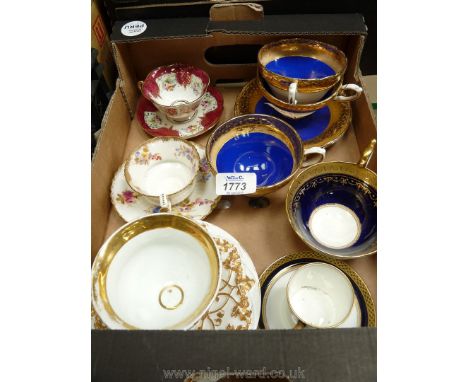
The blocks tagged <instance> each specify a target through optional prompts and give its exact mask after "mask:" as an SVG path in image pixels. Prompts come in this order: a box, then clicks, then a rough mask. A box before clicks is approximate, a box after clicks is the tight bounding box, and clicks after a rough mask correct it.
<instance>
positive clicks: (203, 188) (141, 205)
mask: <svg viewBox="0 0 468 382" xmlns="http://www.w3.org/2000/svg"><path fill="white" fill-rule="evenodd" d="M195 146H196V147H197V151H198V154H200V172H199V173H198V175H197V178H196V181H195V188H194V190H193V191H192V193H191V194H190V196H189V197H188V198H186V199H185V200H184V201H182V202H181V203H179V204H177V205H173V206H172V211H171V212H172V213H175V214H180V215H182V216H186V217H189V218H192V219H204V218H205V217H206V216H208V215H209V214H210V213H211V212H212V211H213V210H214V208H215V207H216V205H217V204H218V201H219V199H220V196H218V195H216V177H215V176H214V173H213V171H212V170H211V168H210V166H209V164H208V161H207V160H206V156H205V149H204V148H203V147H201V146H200V145H198V144H195ZM111 201H112V204H113V205H114V207H115V209H116V210H117V213H118V214H119V215H120V216H121V217H122V219H123V220H125V221H127V222H129V221H132V220H134V219H137V218H140V217H143V216H146V215H150V214H154V213H158V212H159V210H160V207H159V206H156V205H154V204H153V203H151V202H150V201H149V200H148V199H146V198H145V197H143V196H141V195H140V194H138V193H136V192H135V191H133V190H132V189H131V188H130V186H129V185H128V183H127V181H126V180H125V175H124V164H122V166H120V168H119V169H118V170H117V172H116V173H115V175H114V180H113V181H112V186H111Z"/></svg>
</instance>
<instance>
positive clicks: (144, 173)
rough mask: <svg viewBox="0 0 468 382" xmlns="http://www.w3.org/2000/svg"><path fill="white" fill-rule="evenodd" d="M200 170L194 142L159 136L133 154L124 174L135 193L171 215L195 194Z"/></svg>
mask: <svg viewBox="0 0 468 382" xmlns="http://www.w3.org/2000/svg"><path fill="white" fill-rule="evenodd" d="M199 168H200V156H199V154H198V151H197V149H196V147H195V146H194V145H193V144H192V143H190V142H187V141H185V140H183V139H181V138H178V137H156V138H153V139H150V140H148V141H146V142H145V143H144V144H143V145H141V146H140V147H138V148H137V149H136V150H135V151H133V152H132V153H131V154H130V156H129V157H128V159H127V161H126V163H125V171H124V173H125V179H126V181H127V183H128V185H129V186H130V187H131V188H132V189H133V190H134V191H135V192H137V193H139V194H141V195H143V196H144V197H146V198H147V199H149V200H150V201H151V202H152V203H155V204H156V205H159V206H161V212H168V211H170V210H171V205H175V204H179V203H180V202H182V201H183V200H184V199H186V198H187V197H188V196H189V195H190V194H191V193H192V191H193V189H194V187H195V179H196V176H197V174H198V171H199Z"/></svg>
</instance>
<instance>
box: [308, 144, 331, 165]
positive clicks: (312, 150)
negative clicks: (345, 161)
mask: <svg viewBox="0 0 468 382" xmlns="http://www.w3.org/2000/svg"><path fill="white" fill-rule="evenodd" d="M326 152H327V150H325V149H324V148H322V147H309V148H308V149H305V150H304V156H309V155H312V154H319V155H320V157H319V159H318V160H316V159H315V160H314V159H309V160H305V161H304V162H302V167H308V166H310V165H312V164H317V163H320V162H322V161H323V160H324V159H325V154H326Z"/></svg>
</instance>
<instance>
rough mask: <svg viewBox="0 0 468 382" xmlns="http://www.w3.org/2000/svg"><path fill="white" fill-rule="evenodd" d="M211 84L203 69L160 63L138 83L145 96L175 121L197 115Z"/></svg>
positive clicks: (183, 120) (186, 119) (182, 120)
mask: <svg viewBox="0 0 468 382" xmlns="http://www.w3.org/2000/svg"><path fill="white" fill-rule="evenodd" d="M209 84H210V77H209V76H208V74H207V73H206V72H205V71H203V70H202V69H199V68H195V67H193V66H190V65H185V64H173V65H168V66H160V67H159V68H157V69H154V70H153V71H151V72H150V73H149V74H148V75H147V76H146V79H145V80H144V81H139V82H138V87H139V88H140V90H141V92H142V94H143V96H144V97H145V98H146V99H148V100H149V101H151V102H152V103H153V105H154V106H155V107H156V108H157V109H159V110H160V111H161V112H163V113H164V114H166V116H167V118H168V119H170V120H172V121H173V122H186V121H188V120H190V119H192V118H193V117H194V116H195V113H196V111H197V109H198V107H199V106H200V103H201V100H202V98H203V96H204V94H205V93H206V91H207V89H208V85H209Z"/></svg>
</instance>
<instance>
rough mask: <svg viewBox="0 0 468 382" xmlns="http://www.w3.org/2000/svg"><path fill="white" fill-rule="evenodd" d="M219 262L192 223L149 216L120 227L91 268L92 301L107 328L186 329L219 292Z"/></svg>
mask: <svg viewBox="0 0 468 382" xmlns="http://www.w3.org/2000/svg"><path fill="white" fill-rule="evenodd" d="M220 280H221V261H220V255H219V252H218V249H217V247H216V244H215V242H214V241H213V239H212V237H211V236H210V235H209V234H208V232H207V231H206V230H205V229H204V228H203V227H201V226H200V225H199V224H198V223H197V222H196V221H194V220H192V219H188V218H186V217H183V216H180V215H173V214H167V213H163V214H154V215H148V216H145V217H143V218H139V219H136V220H134V221H131V222H129V223H127V224H125V225H124V226H122V227H120V228H119V229H118V230H117V231H116V232H114V233H113V234H112V235H111V236H110V237H109V238H108V239H107V240H106V242H105V243H104V244H103V245H102V247H101V248H100V250H99V252H98V254H97V255H96V258H95V259H94V263H93V267H92V303H93V307H94V309H95V311H96V313H97V314H98V315H99V317H100V318H101V320H102V321H103V322H104V324H105V325H106V326H107V327H108V328H109V329H184V330H185V329H190V328H191V327H192V326H193V325H194V324H195V323H196V322H198V320H200V318H201V317H202V316H203V315H204V314H205V313H206V311H207V310H208V309H209V307H210V305H211V304H212V303H213V301H214V299H215V298H216V295H217V293H218V290H219V284H220Z"/></svg>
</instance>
